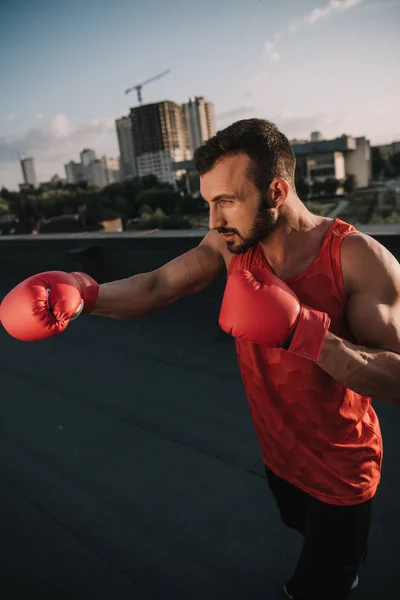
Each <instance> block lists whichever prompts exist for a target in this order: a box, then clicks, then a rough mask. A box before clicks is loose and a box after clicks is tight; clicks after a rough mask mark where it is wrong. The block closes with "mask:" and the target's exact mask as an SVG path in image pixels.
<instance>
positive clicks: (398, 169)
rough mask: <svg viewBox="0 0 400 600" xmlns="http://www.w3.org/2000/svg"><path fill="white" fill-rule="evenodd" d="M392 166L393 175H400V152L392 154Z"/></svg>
mask: <svg viewBox="0 0 400 600" xmlns="http://www.w3.org/2000/svg"><path fill="white" fill-rule="evenodd" d="M390 167H391V170H392V172H393V175H400V152H396V153H395V154H392V156H391V157H390Z"/></svg>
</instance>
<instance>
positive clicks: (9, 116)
mask: <svg viewBox="0 0 400 600" xmlns="http://www.w3.org/2000/svg"><path fill="white" fill-rule="evenodd" d="M15 119H16V115H14V114H13V113H10V114H9V115H7V116H6V121H7V123H12V121H15Z"/></svg>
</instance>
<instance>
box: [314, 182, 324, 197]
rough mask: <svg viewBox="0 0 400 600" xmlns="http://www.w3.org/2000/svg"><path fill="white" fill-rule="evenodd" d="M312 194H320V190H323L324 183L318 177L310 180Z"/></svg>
mask: <svg viewBox="0 0 400 600" xmlns="http://www.w3.org/2000/svg"><path fill="white" fill-rule="evenodd" d="M311 185H312V188H311V189H312V195H313V196H320V195H321V194H322V192H323V191H324V183H323V182H322V181H319V180H318V179H316V180H315V181H313V182H312V184H311Z"/></svg>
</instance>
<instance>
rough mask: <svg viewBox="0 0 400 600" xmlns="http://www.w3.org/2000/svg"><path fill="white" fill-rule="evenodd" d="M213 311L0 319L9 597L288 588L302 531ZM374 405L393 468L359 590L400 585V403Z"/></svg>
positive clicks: (255, 594)
mask: <svg viewBox="0 0 400 600" xmlns="http://www.w3.org/2000/svg"><path fill="white" fill-rule="evenodd" d="M1 291H2V292H6V291H8V288H7V289H4V290H1ZM217 315H218V302H216V301H213V300H212V299H207V298H203V297H200V296H197V297H194V298H190V299H187V300H184V301H181V302H179V303H177V304H175V305H174V306H172V307H170V308H169V309H167V310H165V311H162V312H160V313H158V314H156V315H154V316H151V317H147V318H145V319H141V320H139V321H136V322H130V323H127V322H122V321H112V320H107V319H101V318H98V317H82V318H80V319H79V320H78V321H76V322H73V323H71V325H70V326H69V328H68V330H67V331H66V332H65V333H64V334H62V335H60V336H58V337H57V338H53V339H51V340H48V341H44V342H40V343H36V344H23V343H20V342H17V341H16V340H13V339H12V338H10V337H9V336H8V335H7V334H6V333H5V332H4V330H1V332H0V341H1V349H2V360H1V381H2V401H1V403H0V411H1V414H0V444H1V448H0V461H1V464H0V486H1V488H0V505H1V506H0V527H1V529H0V535H1V544H0V548H1V550H0V552H1V556H0V582H1V583H0V585H1V588H2V589H1V591H2V594H1V598H2V599H3V598H4V600H15V599H24V600H26V599H28V598H40V600H50V599H51V600H89V599H91V600H92V599H93V600H103V599H104V600H125V599H130V600H132V599H137V600H142V599H159V600H164V599H171V600H181V599H189V600H200V599H202V600H203V599H207V600H220V599H221V600H222V599H223V600H228V599H229V600H239V599H240V600H253V599H254V600H261V599H263V600H269V599H271V600H274V599H279V598H282V585H283V583H284V582H285V580H286V579H287V578H288V576H290V574H291V570H292V568H293V566H294V563H295V561H296V558H297V554H298V552H299V550H300V546H301V539H300V537H299V536H298V535H297V534H296V533H294V532H292V531H289V530H287V529H285V528H284V526H283V525H282V524H281V522H280V521H279V518H278V513H277V510H276V508H275V505H274V503H273V500H272V498H271V495H270V493H269V491H268V488H267V484H266V481H265V479H264V475H263V469H262V464H261V462H260V453H259V450H258V445H257V442H256V438H255V434H254V431H253V425H252V422H251V420H250V414H249V411H248V408H247V403H246V399H245V395H244V392H243V388H242V384H241V381H240V377H239V371H238V368H237V364H236V356H235V351H234V346H233V343H232V341H231V340H230V339H228V338H227V337H225V336H223V335H222V334H220V333H219V330H218V327H217V324H216V323H217ZM375 407H376V409H377V411H378V413H379V416H380V418H381V425H382V429H383V435H384V441H385V461H384V472H383V481H382V483H381V486H380V490H379V494H378V499H377V504H376V510H375V518H374V523H373V529H372V536H371V549H370V555H369V559H368V561H367V563H366V565H365V567H364V568H363V570H362V572H361V574H360V575H361V582H360V586H359V588H358V589H357V590H356V591H354V592H352V595H351V597H352V598H354V600H358V599H364V600H369V599H371V600H372V599H374V600H377V599H379V600H385V599H386V598H400V569H399V567H398V556H399V550H400V483H399V473H400V471H399V464H400V443H399V431H400V410H398V409H396V408H394V407H391V406H389V405H386V404H383V403H380V402H375Z"/></svg>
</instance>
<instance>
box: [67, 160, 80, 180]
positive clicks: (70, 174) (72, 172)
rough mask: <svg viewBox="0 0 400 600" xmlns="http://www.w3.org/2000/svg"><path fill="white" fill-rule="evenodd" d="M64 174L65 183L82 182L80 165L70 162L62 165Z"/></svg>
mask: <svg viewBox="0 0 400 600" xmlns="http://www.w3.org/2000/svg"><path fill="white" fill-rule="evenodd" d="M64 168H65V174H66V176H67V183H72V184H74V183H75V184H76V183H81V182H82V181H84V176H83V168H82V163H76V162H74V161H73V160H70V161H69V163H67V164H66V165H64Z"/></svg>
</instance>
